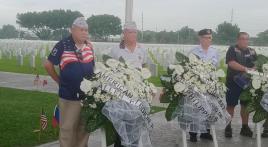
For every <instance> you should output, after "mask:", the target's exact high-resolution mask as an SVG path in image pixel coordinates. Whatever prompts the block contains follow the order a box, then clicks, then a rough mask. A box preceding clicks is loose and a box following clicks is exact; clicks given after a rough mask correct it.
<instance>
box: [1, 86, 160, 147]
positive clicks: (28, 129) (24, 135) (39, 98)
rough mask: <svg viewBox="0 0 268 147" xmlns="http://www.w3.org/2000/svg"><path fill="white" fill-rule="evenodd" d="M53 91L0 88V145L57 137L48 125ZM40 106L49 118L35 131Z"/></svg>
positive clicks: (22, 146)
mask: <svg viewBox="0 0 268 147" xmlns="http://www.w3.org/2000/svg"><path fill="white" fill-rule="evenodd" d="M57 101H58V98H57V95H56V94H50V93H44V92H37V91H25V90H18V89H10V88H1V87H0V147H31V146H36V145H39V144H43V143H47V142H51V141H55V140H57V139H58V129H56V130H55V129H53V128H52V125H51V121H52V116H53V111H54V106H55V105H56V104H57ZM41 108H44V110H45V113H46V116H47V117H48V128H47V129H46V130H45V131H44V132H43V133H42V135H41V140H40V141H39V139H38V133H34V132H33V131H34V130H36V129H39V119H40V118H39V117H40V112H41ZM164 110H165V108H162V107H156V106H153V107H152V108H151V113H152V114H153V113H157V112H160V111H164Z"/></svg>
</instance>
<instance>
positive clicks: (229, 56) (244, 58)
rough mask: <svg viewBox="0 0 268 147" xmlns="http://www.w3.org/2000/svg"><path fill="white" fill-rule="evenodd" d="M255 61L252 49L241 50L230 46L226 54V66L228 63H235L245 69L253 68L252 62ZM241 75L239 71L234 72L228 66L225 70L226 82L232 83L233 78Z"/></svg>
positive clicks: (254, 53)
mask: <svg viewBox="0 0 268 147" xmlns="http://www.w3.org/2000/svg"><path fill="white" fill-rule="evenodd" d="M256 59H257V55H256V52H255V50H254V49H252V48H246V49H241V48H239V47H238V45H235V46H231V47H230V48H229V49H228V51H227V53H226V64H228V62H230V61H236V62H237V63H239V64H241V65H243V66H245V67H247V68H253V67H254V66H255V65H254V62H255V61H256ZM239 73H241V72H240V71H236V70H234V69H232V68H230V67H229V66H228V68H227V77H226V81H227V83H228V82H233V78H234V76H235V75H237V74H239Z"/></svg>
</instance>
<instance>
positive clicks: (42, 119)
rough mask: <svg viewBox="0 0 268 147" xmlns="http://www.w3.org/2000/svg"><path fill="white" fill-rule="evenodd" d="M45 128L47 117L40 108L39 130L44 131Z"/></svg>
mask: <svg viewBox="0 0 268 147" xmlns="http://www.w3.org/2000/svg"><path fill="white" fill-rule="evenodd" d="M46 128H47V116H46V115H45V112H44V109H43V108H42V113H41V115H40V129H41V130H45V129H46Z"/></svg>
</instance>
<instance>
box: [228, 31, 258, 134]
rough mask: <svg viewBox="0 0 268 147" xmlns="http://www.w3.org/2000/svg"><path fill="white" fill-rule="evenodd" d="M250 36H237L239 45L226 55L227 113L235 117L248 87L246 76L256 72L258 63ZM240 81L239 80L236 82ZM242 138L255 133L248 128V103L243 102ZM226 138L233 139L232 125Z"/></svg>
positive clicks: (246, 34)
mask: <svg viewBox="0 0 268 147" xmlns="http://www.w3.org/2000/svg"><path fill="white" fill-rule="evenodd" d="M248 44H249V35H248V33H246V32H240V33H239V34H238V36H237V44H236V45H235V46H231V47H230V48H229V49H228V51H227V53H226V64H227V65H228V69H227V77H226V86H227V89H228V90H227V93H226V101H227V111H228V112H229V114H230V115H231V116H232V117H233V115H234V108H235V106H236V105H237V104H238V101H239V96H240V94H241V93H242V91H243V89H244V88H245V86H246V85H247V84H246V83H247V80H246V79H245V77H243V76H244V74H245V73H246V72H247V71H248V70H255V65H254V61H256V57H257V56H256V52H255V51H254V50H253V49H251V48H249V47H248ZM236 79H239V80H236ZM240 105H241V111H240V114H241V118H242V129H241V132H240V134H241V135H242V136H247V137H252V135H253V133H252V131H251V130H250V128H249V126H248V116H249V114H248V112H247V111H246V105H247V102H245V101H241V100H240ZM225 136H226V137H232V128H231V123H230V124H229V125H228V126H227V127H226V129H225Z"/></svg>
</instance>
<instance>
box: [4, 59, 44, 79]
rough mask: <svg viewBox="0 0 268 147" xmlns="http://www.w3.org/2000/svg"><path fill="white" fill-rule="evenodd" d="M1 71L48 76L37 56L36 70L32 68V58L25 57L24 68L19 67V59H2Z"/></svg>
mask: <svg viewBox="0 0 268 147" xmlns="http://www.w3.org/2000/svg"><path fill="white" fill-rule="evenodd" d="M0 65H1V66H0V71H6V72H15V73H25V74H37V73H39V74H40V75H46V74H47V73H46V70H45V68H44V67H43V63H42V60H41V59H40V57H39V56H36V59H35V65H36V68H32V67H30V56H26V57H24V60H23V66H20V65H18V62H17V58H16V57H12V58H11V59H8V58H2V59H0Z"/></svg>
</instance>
